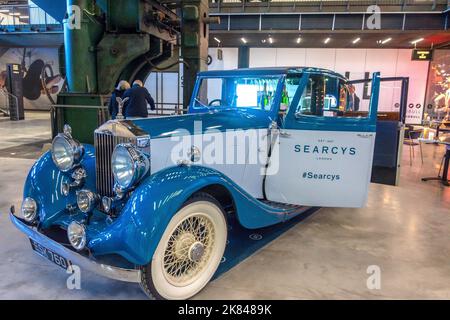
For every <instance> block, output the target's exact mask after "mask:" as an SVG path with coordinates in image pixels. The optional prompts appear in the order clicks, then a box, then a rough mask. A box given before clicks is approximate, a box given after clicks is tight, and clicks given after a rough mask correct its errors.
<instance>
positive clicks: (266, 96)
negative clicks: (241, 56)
mask: <svg viewBox="0 0 450 320" xmlns="http://www.w3.org/2000/svg"><path fill="white" fill-rule="evenodd" d="M279 81H280V78H279V77H270V76H263V77H224V78H204V79H202V80H201V83H200V86H199V89H198V92H197V95H196V97H195V99H194V101H195V105H194V106H195V107H197V108H204V107H211V108H217V107H234V108H252V109H261V110H266V111H269V110H271V108H272V105H273V101H274V97H275V94H276V90H277V87H278V83H279Z"/></svg>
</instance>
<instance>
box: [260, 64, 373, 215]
mask: <svg viewBox="0 0 450 320" xmlns="http://www.w3.org/2000/svg"><path fill="white" fill-rule="evenodd" d="M379 89H380V75H379V73H374V74H373V79H372V90H371V91H372V94H371V98H370V105H369V110H368V111H367V112H359V113H358V115H357V116H356V115H354V114H353V113H351V112H350V113H348V112H347V110H351V107H352V104H354V103H355V99H354V98H355V97H354V96H352V93H351V90H349V84H348V83H347V82H346V80H345V79H342V78H339V77H337V76H335V75H333V74H327V73H304V74H303V75H302V78H301V80H300V84H299V86H298V90H297V92H296V94H295V95H294V97H293V99H292V102H291V104H290V106H289V110H288V112H287V114H286V116H285V118H284V120H283V123H282V125H281V126H280V128H276V129H272V130H271V140H272V148H271V153H270V161H269V163H268V166H267V170H266V177H265V182H264V186H263V188H264V193H265V197H266V199H267V200H270V201H276V202H282V203H288V204H296V205H304V206H320V207H362V206H364V205H365V203H366V201H367V194H368V186H369V183H370V179H371V170H372V161H373V153H374V145H375V135H376V121H377V106H378V96H379Z"/></svg>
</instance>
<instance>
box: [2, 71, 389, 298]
mask: <svg viewBox="0 0 450 320" xmlns="http://www.w3.org/2000/svg"><path fill="white" fill-rule="evenodd" d="M379 81H380V78H379V74H378V73H374V75H373V78H372V79H371V82H372V84H371V90H372V94H371V98H370V101H368V102H367V105H366V106H361V107H360V110H359V111H358V112H356V111H355V110H354V109H353V104H354V96H353V94H354V93H351V92H352V90H349V86H350V84H349V83H348V81H347V79H345V78H344V77H343V76H341V75H339V74H337V73H334V72H332V71H329V70H323V69H316V68H300V67H298V68H297V67H296V68H268V69H264V68H263V69H238V70H230V71H208V72H201V73H199V75H198V79H197V83H196V85H195V89H194V92H193V95H192V100H191V102H190V105H189V112H188V114H186V115H181V116H167V117H159V118H149V119H133V120H130V119H128V120H127V119H121V118H122V117H121V116H120V114H119V117H118V118H119V119H117V120H112V121H108V122H107V123H105V124H103V125H102V126H101V127H99V128H98V129H97V130H95V132H93V134H94V137H95V139H94V141H95V143H94V145H82V144H80V143H79V142H78V141H76V140H75V139H74V138H73V137H72V132H71V129H70V127H69V126H66V127H65V128H64V132H63V133H60V134H59V135H57V136H56V137H55V138H54V140H53V143H52V148H51V151H49V152H47V153H45V154H44V155H43V156H42V157H41V158H40V159H39V160H38V161H37V162H36V163H35V164H34V166H33V167H32V169H31V171H30V173H29V175H28V178H27V180H26V183H25V188H24V195H23V203H22V207H21V212H20V214H17V215H15V214H14V212H11V214H10V217H11V221H12V223H13V224H14V225H15V226H16V227H17V228H18V229H20V230H21V231H22V232H23V233H25V234H26V235H27V237H29V238H30V241H31V244H32V248H33V250H35V251H37V252H38V253H39V254H41V255H42V256H44V257H46V258H48V259H50V260H51V261H53V262H54V263H56V264H58V265H59V266H61V267H63V268H69V267H70V266H71V265H78V266H80V267H81V269H88V270H91V271H94V272H97V273H99V274H102V275H104V276H106V277H109V278H113V279H118V280H122V281H129V282H136V283H139V284H140V285H141V287H142V289H143V290H144V292H145V293H146V294H147V295H148V296H149V297H154V298H159V299H186V298H190V297H192V296H193V295H195V294H196V293H198V292H199V291H200V290H201V289H202V288H204V287H205V286H206V285H207V283H208V282H209V280H210V279H211V278H212V277H213V275H214V273H215V271H216V269H217V267H218V265H219V263H220V261H221V259H222V256H223V253H224V250H225V247H226V243H227V218H229V217H230V215H234V216H235V217H236V219H237V221H239V223H240V224H241V225H242V226H243V227H244V228H248V229H257V228H263V227H267V226H270V225H274V224H278V223H282V222H284V221H287V220H289V219H292V218H293V217H295V216H296V215H298V214H299V213H301V212H302V210H298V208H299V207H300V206H302V207H310V206H332V207H361V206H364V204H365V202H366V199H367V193H368V184H369V182H370V175H371V167H372V159H373V150H374V140H375V129H376V118H377V104H378V94H379ZM353 92H354V90H353ZM12 211H13V210H12Z"/></svg>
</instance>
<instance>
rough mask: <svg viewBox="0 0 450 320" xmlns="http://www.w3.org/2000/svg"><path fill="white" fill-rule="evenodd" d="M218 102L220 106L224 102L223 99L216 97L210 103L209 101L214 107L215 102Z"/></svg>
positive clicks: (209, 105)
mask: <svg viewBox="0 0 450 320" xmlns="http://www.w3.org/2000/svg"><path fill="white" fill-rule="evenodd" d="M216 102H218V103H219V104H218V106H220V105H221V104H222V100H221V99H214V100H212V101H211V102H210V103H208V107H212V106H213V103H216Z"/></svg>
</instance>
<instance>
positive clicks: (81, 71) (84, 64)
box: [64, 0, 103, 93]
mask: <svg viewBox="0 0 450 320" xmlns="http://www.w3.org/2000/svg"><path fill="white" fill-rule="evenodd" d="M72 6H75V7H72ZM67 8H68V12H69V14H71V16H69V18H68V19H65V21H64V42H65V58H66V75H67V85H68V87H69V92H72V93H96V92H97V90H98V83H97V63H96V61H97V59H96V51H95V50H96V45H97V43H98V42H99V41H100V39H101V36H102V34H103V25H102V24H101V23H100V22H99V21H98V20H97V18H96V16H95V12H92V11H95V6H94V5H93V1H92V0H67ZM71 8H75V10H74V11H71ZM78 13H80V14H81V16H77V14H78ZM72 14H75V16H73V15H72ZM77 19H81V20H79V23H77V22H78V20H77Z"/></svg>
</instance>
